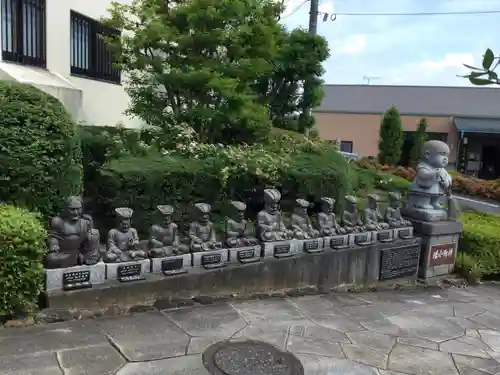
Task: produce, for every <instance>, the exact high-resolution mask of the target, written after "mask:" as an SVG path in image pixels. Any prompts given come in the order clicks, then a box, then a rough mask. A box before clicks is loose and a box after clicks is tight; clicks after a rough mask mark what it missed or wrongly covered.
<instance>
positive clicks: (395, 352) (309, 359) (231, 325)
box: [0, 285, 500, 375]
mask: <svg viewBox="0 0 500 375" xmlns="http://www.w3.org/2000/svg"><path fill="white" fill-rule="evenodd" d="M499 300H500V286H494V285H483V286H479V287H474V288H467V289H458V288H457V289H449V290H439V289H433V290H431V289H427V290H424V289H420V290H415V291H412V292H375V293H362V294H349V295H348V294H331V295H322V296H307V297H298V298H290V299H286V300H284V299H269V300H255V301H241V302H240V301H238V302H234V303H230V304H220V305H206V306H197V307H187V308H182V309H177V310H171V311H162V312H148V313H142V314H137V315H134V316H122V317H117V318H113V319H97V320H89V321H79V322H70V323H56V324H50V325H46V326H35V327H31V328H24V329H15V328H9V329H3V330H0V373H1V374H2V375H13V374H16V375H25V374H36V375H61V374H71V375H77V374H82V375H83V374H86V375H106V374H119V375H181V374H182V375H208V373H207V371H206V370H205V368H204V367H203V364H202V361H201V354H200V353H202V352H203V351H204V350H205V349H206V348H207V347H208V346H210V345H211V344H212V343H214V342H217V341H220V340H225V339H228V338H232V339H241V338H250V339H254V340H261V341H266V342H268V343H271V344H274V345H275V346H277V347H280V348H282V349H286V350H289V351H290V352H292V353H294V354H295V355H296V356H297V357H298V358H299V359H300V360H301V361H302V363H303V365H304V368H305V374H306V375H397V374H416V375H427V374H433V375H434V374H435V375H456V374H460V375H486V374H492V375H494V374H500V363H499V361H500V302H498V301H499Z"/></svg>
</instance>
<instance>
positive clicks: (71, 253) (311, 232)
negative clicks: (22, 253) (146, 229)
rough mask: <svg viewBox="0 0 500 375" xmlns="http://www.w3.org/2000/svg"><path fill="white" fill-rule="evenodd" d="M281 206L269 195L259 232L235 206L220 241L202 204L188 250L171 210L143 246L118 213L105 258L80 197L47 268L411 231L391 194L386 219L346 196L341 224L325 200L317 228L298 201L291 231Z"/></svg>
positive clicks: (373, 204) (164, 208)
mask: <svg viewBox="0 0 500 375" xmlns="http://www.w3.org/2000/svg"><path fill="white" fill-rule="evenodd" d="M280 200H281V194H280V192H279V191H278V190H276V189H266V190H265V191H264V209H263V210H262V211H260V212H259V213H258V215H257V223H256V225H255V230H253V228H252V227H253V226H252V225H250V223H249V222H248V221H247V220H246V219H245V211H246V205H245V203H243V202H239V201H233V202H231V208H232V213H231V214H230V215H229V217H228V218H227V219H226V222H225V233H224V235H223V240H219V239H218V236H217V234H216V231H215V228H214V225H213V223H212V222H211V221H210V214H211V209H212V208H211V206H210V205H209V204H207V203H197V204H195V207H194V208H195V213H196V217H195V220H194V221H193V222H192V223H190V225H189V233H188V235H189V243H188V244H184V243H181V242H180V240H179V228H178V226H177V224H176V223H174V222H173V220H172V216H173V213H174V208H173V207H172V206H170V205H159V206H157V210H158V213H159V214H160V215H161V217H162V219H163V220H162V222H160V223H157V224H154V225H152V226H151V229H150V235H149V239H148V241H139V236H138V233H137V230H136V229H134V228H133V226H132V216H133V210H132V209H130V208H126V207H121V208H116V209H115V213H116V215H117V218H118V225H117V227H116V228H115V229H111V230H110V231H109V232H108V234H107V238H106V251H105V254H104V256H101V252H100V249H99V241H100V236H99V231H98V230H97V229H96V228H94V225H93V220H92V218H91V217H90V216H89V215H86V214H84V213H83V200H82V199H81V198H80V197H70V198H68V199H67V202H66V210H65V212H64V213H63V214H61V215H59V216H56V217H54V218H53V219H52V220H51V224H50V232H49V251H48V253H47V255H46V258H45V266H46V268H48V269H51V268H52V269H53V268H67V267H72V266H76V265H93V264H97V263H98V262H99V261H100V260H101V258H103V260H104V261H105V262H107V263H120V262H129V261H138V260H142V259H146V258H162V257H168V256H173V255H179V254H185V253H189V252H192V253H196V252H204V251H210V250H216V249H222V248H239V247H246V246H254V245H258V244H260V243H265V242H279V241H287V240H291V239H299V240H306V239H314V238H319V237H328V236H336V235H345V234H349V233H361V232H366V231H380V230H387V229H390V228H401V227H407V226H411V223H410V222H409V221H407V220H405V219H404V218H403V217H402V215H401V211H400V206H401V203H400V200H401V198H400V196H399V195H398V194H397V193H390V194H389V202H390V203H389V206H388V207H387V208H386V209H385V212H384V213H383V214H382V213H381V212H380V211H379V208H378V197H377V196H376V195H370V196H369V197H368V207H367V208H366V209H365V210H364V211H363V212H358V209H357V199H356V198H355V197H353V196H347V197H345V200H346V204H345V211H344V212H343V215H342V218H341V220H339V221H337V219H336V217H335V214H334V212H333V209H334V206H335V200H334V199H333V198H330V197H323V198H321V211H320V212H319V213H318V214H317V218H316V221H315V223H314V225H313V222H312V220H311V218H310V217H309V215H308V208H309V207H310V205H311V204H310V202H308V201H307V200H305V199H297V200H296V207H295V208H294V212H293V213H292V215H291V223H290V225H289V226H286V225H285V223H284V221H283V216H282V213H281V211H280V209H279V203H280Z"/></svg>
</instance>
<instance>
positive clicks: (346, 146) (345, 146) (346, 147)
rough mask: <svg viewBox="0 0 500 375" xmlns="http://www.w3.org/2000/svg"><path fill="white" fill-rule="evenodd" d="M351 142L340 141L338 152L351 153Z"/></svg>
mask: <svg viewBox="0 0 500 375" xmlns="http://www.w3.org/2000/svg"><path fill="white" fill-rule="evenodd" d="M352 148H353V142H352V141H340V151H342V152H349V153H352Z"/></svg>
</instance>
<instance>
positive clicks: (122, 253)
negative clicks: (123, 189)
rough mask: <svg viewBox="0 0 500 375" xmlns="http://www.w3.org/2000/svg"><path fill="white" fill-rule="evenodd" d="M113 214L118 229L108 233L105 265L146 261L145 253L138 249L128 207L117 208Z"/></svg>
mask: <svg viewBox="0 0 500 375" xmlns="http://www.w3.org/2000/svg"><path fill="white" fill-rule="evenodd" d="M115 213H116V215H117V218H118V221H119V224H118V228H115V229H111V230H110V231H109V232H108V240H107V243H106V256H105V258H104V260H105V261H106V262H107V263H119V262H131V261H134V260H142V259H146V257H147V253H146V251H145V250H142V249H140V248H139V236H138V235H137V230H136V229H135V228H132V222H131V221H132V214H133V213H134V211H133V210H132V209H131V208H128V207H119V208H116V209H115Z"/></svg>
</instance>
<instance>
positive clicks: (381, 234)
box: [372, 229, 394, 242]
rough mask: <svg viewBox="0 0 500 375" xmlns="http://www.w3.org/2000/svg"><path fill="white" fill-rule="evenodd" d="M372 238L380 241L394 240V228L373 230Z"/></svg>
mask: <svg viewBox="0 0 500 375" xmlns="http://www.w3.org/2000/svg"><path fill="white" fill-rule="evenodd" d="M372 238H373V239H374V240H375V241H378V242H391V241H394V229H382V230H378V231H373V232H372Z"/></svg>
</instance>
